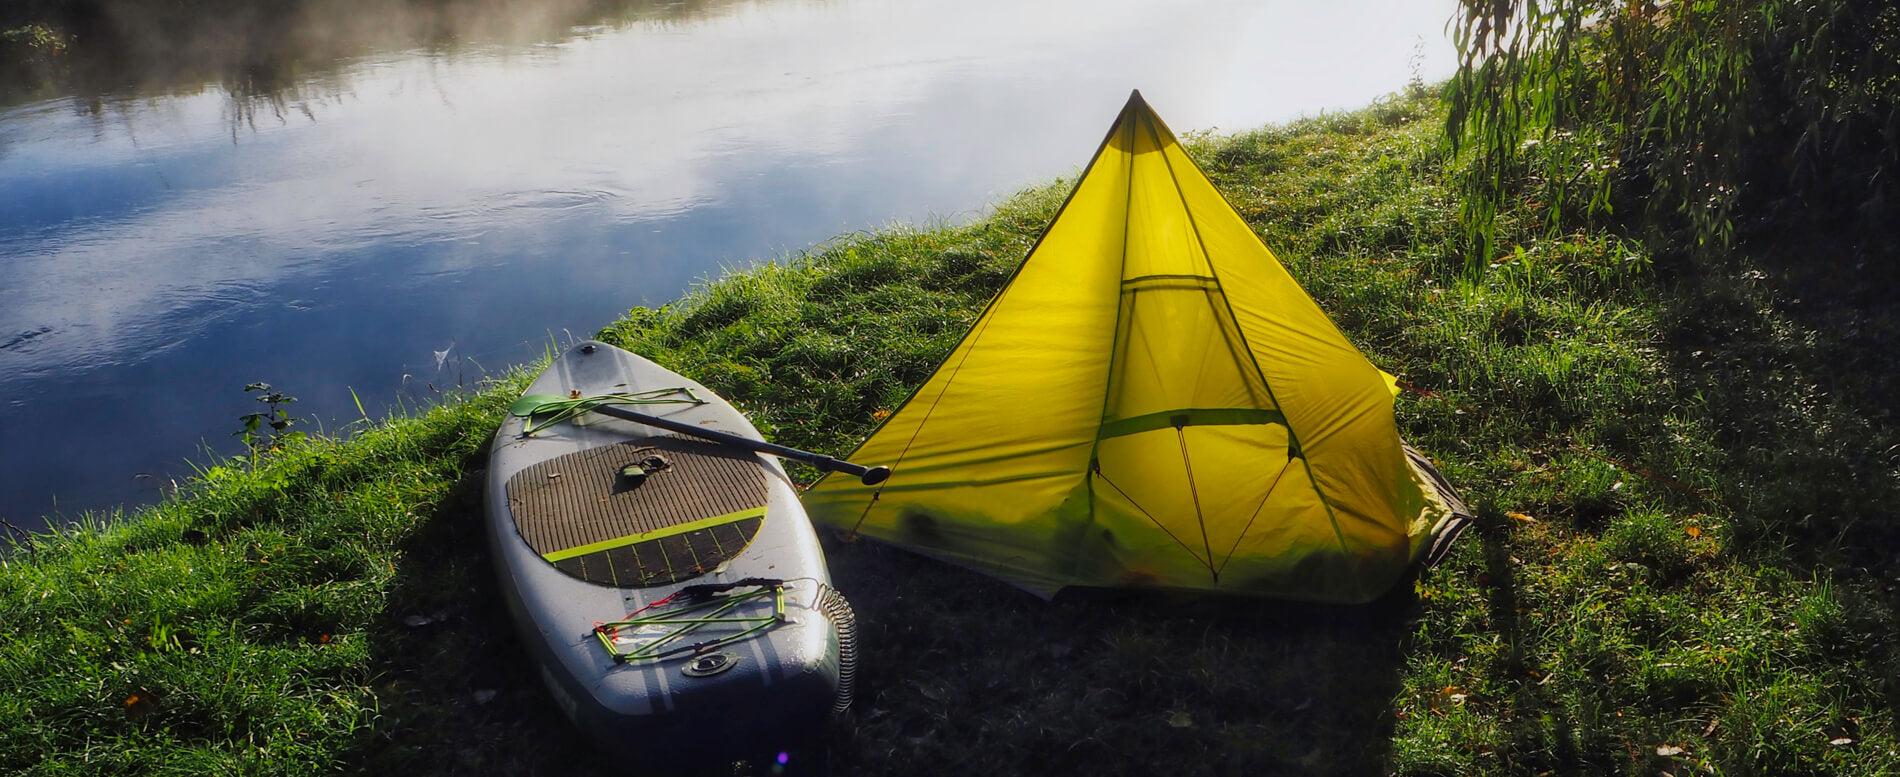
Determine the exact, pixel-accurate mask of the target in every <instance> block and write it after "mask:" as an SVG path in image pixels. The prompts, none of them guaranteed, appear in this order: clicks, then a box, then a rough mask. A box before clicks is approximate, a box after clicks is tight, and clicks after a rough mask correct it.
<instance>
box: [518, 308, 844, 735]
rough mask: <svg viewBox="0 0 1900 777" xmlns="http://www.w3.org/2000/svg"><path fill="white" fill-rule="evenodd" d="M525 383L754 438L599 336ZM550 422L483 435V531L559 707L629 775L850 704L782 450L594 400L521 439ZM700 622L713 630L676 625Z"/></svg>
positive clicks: (700, 389)
mask: <svg viewBox="0 0 1900 777" xmlns="http://www.w3.org/2000/svg"><path fill="white" fill-rule="evenodd" d="M527 393H528V394H529V395H557V396H560V397H592V396H598V395H606V394H617V395H632V396H637V397H642V398H644V400H645V401H651V402H653V404H639V405H626V406H625V407H627V409H630V410H635V411H638V412H642V413H646V414H649V415H656V416H660V417H663V418H666V419H669V420H673V421H680V422H685V423H688V424H692V425H694V426H696V427H701V428H705V429H710V430H715V431H720V432H726V433H729V434H736V435H740V436H744V437H747V438H751V439H760V437H759V433H758V431H757V430H756V429H754V428H753V427H752V424H751V423H749V422H748V421H746V419H745V417H744V416H742V415H741V414H740V413H739V412H738V411H737V410H735V409H733V407H732V406H731V405H729V404H727V403H726V402H725V401H724V400H723V399H720V398H719V397H718V396H717V395H715V394H713V393H712V392H711V391H710V390H708V389H706V387H704V386H701V385H699V384H698V383H696V382H694V381H692V380H689V379H687V378H685V377H683V376H681V375H679V374H677V373H674V372H671V371H669V370H666V369H664V368H661V367H660V366H658V365H656V364H654V363H652V362H650V361H648V360H646V359H644V358H641V357H639V356H636V355H634V354H631V353H628V352H626V351H623V350H621V349H619V348H615V347H613V346H611V345H607V344H605V343H599V342H587V343H580V344H577V345H574V346H572V347H570V348H568V349H567V350H566V351H565V352H564V353H562V354H561V355H560V357H559V358H557V359H556V360H555V361H554V363H553V364H552V365H551V366H550V367H548V369H547V370H546V371H545V372H543V373H542V374H541V375H540V377H538V378H537V379H536V380H535V381H534V383H533V385H531V386H530V387H529V388H528V391H527ZM548 420H549V419H548V417H546V416H542V415H537V416H535V417H533V418H528V417H522V416H516V415H510V416H509V417H508V419H507V420H506V421H504V422H503V423H502V425H501V428H500V429H499V430H498V431H497V432H496V433H495V440H494V445H493V448H492V452H491V453H490V456H489V466H488V476H487V485H486V504H487V510H486V524H487V533H488V539H489V543H490V546H491V547H492V548H493V551H494V558H495V565H496V569H497V572H498V573H499V575H500V580H501V590H502V593H503V597H504V598H505V599H506V602H507V606H508V609H509V611H510V614H511V615H512V616H513V618H514V621H515V624H516V626H517V627H518V630H519V632H520V634H521V638H522V641H523V642H524V643H525V645H526V647H527V650H528V651H529V653H530V654H531V655H532V658H533V660H534V661H535V663H536V664H537V665H538V667H539V669H540V673H541V676H542V679H543V680H544V682H545V684H546V686H547V688H548V692H549V693H550V694H551V695H552V696H553V698H554V700H555V701H556V703H557V704H558V705H559V706H560V708H561V709H562V710H563V711H564V712H566V713H567V716H568V717H569V718H571V719H572V720H573V721H574V723H575V724H576V725H578V726H579V727H580V728H582V729H583V730H585V731H586V732H587V733H588V734H589V735H591V736H592V738H593V739H594V740H595V741H597V742H598V743H599V745H600V747H601V749H602V750H603V751H604V752H605V753H606V754H608V755H610V756H613V757H625V758H630V759H636V760H634V761H633V762H634V763H639V764H641V765H642V767H643V769H642V770H643V771H647V770H653V769H658V770H666V769H669V768H675V767H680V768H684V767H687V766H690V765H693V764H707V763H717V762H721V761H726V762H730V761H735V760H741V759H757V758H760V757H765V758H771V757H773V756H774V754H776V753H777V752H780V751H784V750H793V749H797V748H799V747H801V746H802V745H805V744H806V743H808V742H810V741H811V740H812V739H813V738H815V736H816V734H818V733H819V731H820V730H821V729H822V726H823V724H824V721H825V720H826V719H827V718H828V717H829V714H830V713H832V712H834V711H841V710H842V709H844V707H845V706H847V705H848V704H849V703H850V698H849V692H850V671H851V667H850V664H851V663H852V660H853V653H854V646H853V644H852V635H851V632H852V630H853V626H852V624H851V623H850V609H849V607H848V605H845V604H844V600H843V598H842V597H840V596H838V595H837V593H836V592H835V591H834V590H832V589H831V587H830V586H831V578H830V574H829V572H828V571H827V570H826V568H825V559H824V555H823V553H822V551H821V550H820V548H819V546H818V540H817V536H816V535H815V533H814V532H813V530H812V526H811V523H810V522H809V520H808V519H807V518H806V517H805V511H804V509H803V508H802V507H801V506H800V505H799V502H798V495H797V492H796V490H795V489H794V488H793V485H792V482H791V481H790V480H789V479H788V478H787V477H786V475H785V472H784V470H783V468H781V467H780V465H779V463H778V460H777V459H776V458H774V457H770V456H764V455H760V454H757V453H753V452H751V451H747V450H740V449H737V448H736V447H733V446H727V445H722V444H719V443H714V442H708V441H703V440H699V439H697V438H693V437H690V436H686V435H681V434H677V433H674V432H667V431H663V430H660V429H655V428H652V427H647V426H643V425H640V424H637V423H633V422H629V421H623V420H619V419H614V418H608V417H606V416H603V415H600V414H596V413H591V412H585V413H582V414H580V415H577V416H575V417H573V418H569V419H566V420H557V421H556V422H554V423H545V424H544V428H540V429H537V430H535V431H534V432H533V433H532V434H530V435H526V436H524V435H523V431H524V430H525V429H528V428H529V425H530V424H531V423H543V422H546V421H548ZM761 580H763V581H782V582H764V583H762V582H759V581H761ZM742 581H751V582H744V583H742ZM669 597H670V598H669ZM630 614H634V615H633V618H632V619H630V618H629V617H628V616H629V615H630ZM640 619H645V620H640ZM695 619H698V620H706V621H714V622H706V623H700V624H699V625H697V626H693V627H692V628H691V629H687V630H686V631H685V632H684V633H676V632H680V631H681V630H682V629H683V628H684V627H685V625H687V624H689V623H690V622H691V621H694V620H695ZM630 620H638V621H640V622H637V623H634V622H630ZM603 624H608V625H607V626H606V627H605V628H603V627H602V626H603ZM614 624H618V625H614Z"/></svg>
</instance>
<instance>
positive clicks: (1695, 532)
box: [1683, 524, 1702, 537]
mask: <svg viewBox="0 0 1900 777" xmlns="http://www.w3.org/2000/svg"><path fill="white" fill-rule="evenodd" d="M1683 531H1686V532H1688V533H1689V536H1690V537H1700V536H1702V527H1700V526H1696V525H1694V524H1691V525H1690V526H1689V527H1688V528H1686V529H1683Z"/></svg>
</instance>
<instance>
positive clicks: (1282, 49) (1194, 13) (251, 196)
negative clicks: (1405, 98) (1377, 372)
mask: <svg viewBox="0 0 1900 777" xmlns="http://www.w3.org/2000/svg"><path fill="white" fill-rule="evenodd" d="M1150 6H1151V4H1149V3H1146V2H1136V1H1135V0H1061V1H1060V2H1047V3H1038V4H1033V5H1029V6H1022V7H1018V6H1017V4H1015V3H1014V2H1009V1H1007V0H914V1H913V2H910V3H906V4H902V5H901V6H900V5H897V4H890V3H880V2H872V1H871V0H861V1H856V2H853V1H847V0H825V1H821V0H775V2H770V3H767V2H731V3H723V4H711V3H709V4H699V5H697V6H694V7H695V8H698V9H699V11H698V15H695V16H691V17H686V18H690V19H692V20H693V21H679V20H675V19H673V18H672V17H668V18H667V19H666V20H662V21H640V22H635V23H631V24H626V25H624V26H620V25H619V23H618V22H614V23H612V24H608V25H605V26H599V27H590V28H587V29H585V30H581V31H578V32H575V33H574V34H572V35H568V36H566V37H564V38H557V39H556V41H555V42H550V43H546V44H545V45H538V46H534V47H530V48H526V49H520V48H506V47H499V48H481V49H475V50H470V49H464V50H462V51H460V53H457V54H454V55H449V54H444V53H428V52H423V53H412V54H402V55H385V56H378V57H371V58H366V59H361V60H358V61H356V62H354V63H353V64H351V65H350V66H349V67H346V68H342V69H338V70H335V71H334V72H331V73H328V74H325V75H322V76H320V77H315V78H306V79H303V80H300V81H297V82H296V83H295V84H293V85H290V86H288V87H281V88H277V89H273V90H266V91H262V92H256V93H253V92H243V91H233V90H229V89H226V88H207V89H203V90H199V91H195V92H188V93H181V94H175V95H170V96H163V97H146V98H138V99H124V100H116V101H100V100H95V99H91V98H68V99H62V100H55V101H49V102H43V103H37V104H32V105H26V106H21V107H18V108H15V109H12V110H10V111H7V112H4V113H0V149H5V154H4V156H0V472H5V473H6V475H5V476H4V477H0V505H5V506H6V507H4V508H0V516H3V517H9V518H12V519H14V520H15V521H16V522H18V521H20V520H21V519H23V518H24V517H25V516H29V515H37V514H39V513H41V512H44V511H47V510H50V509H52V508H53V505H54V498H55V496H57V498H58V500H59V501H58V505H59V509H61V510H62V511H67V512H70V511H73V510H77V509H84V508H92V507H99V506H104V505H111V504H116V503H119V502H123V501H127V500H138V499H144V498H149V497H150V496H151V495H152V493H153V491H152V488H153V487H154V485H155V484H162V483H164V482H166V481H167V480H169V479H170V478H172V477H173V476H176V475H179V474H181V473H188V472H189V467H187V466H185V465H184V464H183V461H184V460H185V459H186V458H188V457H191V458H197V459H199V460H202V459H203V458H204V450H205V446H206V445H209V446H210V447H212V448H214V449H216V450H219V451H223V452H227V453H228V452H232V451H233V449H234V444H233V443H232V441H231V440H229V439H228V437H227V436H226V435H227V434H228V433H229V432H230V431H232V430H234V429H235V428H236V422H235V419H236V418H237V417H238V416H239V415H241V414H243V413H246V412H250V411H251V410H252V409H253V408H252V407H250V406H249V405H250V404H251V403H250V402H249V400H248V398H247V397H245V396H244V395H243V393H242V391H241V389H242V387H243V386H244V384H246V383H248V382H252V381H260V380H261V381H267V382H269V383H271V384H272V385H273V386H275V387H277V388H279V389H281V390H284V391H285V392H287V393H290V394H292V395H296V396H298V397H300V398H301V399H302V401H301V402H299V403H298V404H297V405H296V406H295V408H294V409H295V410H296V411H297V413H298V414H299V415H303V416H307V417H313V418H316V419H319V420H321V421H323V422H324V423H325V424H327V425H329V426H331V427H334V426H336V425H337V424H340V423H347V422H349V421H350V420H352V419H354V418H355V417H356V415H357V412H356V409H355V400H354V398H353V397H352V394H351V390H352V389H354V390H355V393H356V394H357V395H360V396H362V397H363V398H364V399H365V401H366V402H367V403H368V405H369V406H370V409H371V412H372V413H378V412H379V410H380V408H381V407H383V406H384V405H386V404H387V403H389V402H391V401H394V400H396V399H397V398H398V397H399V396H403V395H404V394H403V392H409V394H408V396H410V397H416V398H421V397H427V396H429V395H431V394H432V390H431V389H430V384H434V386H435V387H436V388H444V387H447V386H448V385H452V384H453V383H455V382H456V376H455V375H450V374H448V373H447V372H440V371H438V369H437V365H436V363H435V358H434V352H436V351H442V350H444V349H447V348H449V346H450V344H451V343H454V344H455V346H454V350H455V351H456V353H457V354H458V355H460V356H463V357H465V358H464V360H463V361H462V362H461V363H460V364H461V366H462V367H463V369H462V370H461V372H460V379H462V380H468V379H470V377H471V376H473V375H477V374H479V372H480V370H479V368H476V369H469V367H470V365H475V364H479V365H485V366H489V367H498V366H500V365H503V364H507V363H510V362H514V361H518V360H522V359H526V358H530V357H532V356H535V355H538V354H539V353H540V351H541V348H542V345H543V344H545V343H546V341H547V340H548V338H549V337H550V336H555V337H559V336H561V333H562V332H564V331H572V332H575V333H579V334H585V333H587V332H591V331H592V330H593V329H595V328H597V327H599V326H600V325H602V324H604V323H605V322H606V321H608V320H610V319H611V318H612V317H613V316H615V315H616V314H618V313H620V312H623V311H624V310H625V309H626V308H627V307H629V306H632V305H652V304H659V303H662V302H665V301H667V300H670V299H672V298H674V297H676V296H677V295H678V294H679V293H680V292H681V291H682V290H683V289H685V288H686V287H687V286H688V285H690V284H691V283H692V282H693V281H694V279H696V278H702V277H706V276H708V275H713V274H717V273H719V272H720V271H721V270H722V269H723V268H726V267H737V266H744V265H745V264H747V263H749V262H751V261H755V260H760V259H770V258H772V257H775V256H778V255H781V254H783V253H785V252H787V251H792V250H797V249H799V248H802V247H804V246H807V245H810V244H811V243H813V242H816V241H821V240H825V239H828V238H830V237H832V236H834V235H837V234H840V233H844V232H849V231H853V230H858V229H866V228H873V227H876V226H879V225H883V224H888V223H891V222H893V221H911V222H916V221H929V220H932V219H960V218H965V217H968V216H971V215H974V214H975V213H977V212H978V211H979V210H980V209H981V208H982V207H983V206H984V204H985V203H987V202H989V201H992V200H993V199H995V198H996V197H998V196H1000V195H1002V194H1005V193H1007V192H1009V191H1012V190H1013V189H1015V188H1017V187H1019V186H1022V185H1026V184H1029V183H1033V182H1038V181H1041V180H1044V179H1046V178H1047V177H1049V176H1053V175H1056V174H1061V173H1065V172H1070V171H1072V170H1073V169H1075V167H1076V166H1077V165H1079V164H1081V163H1082V162H1083V161H1085V159H1086V156H1087V153H1088V152H1089V151H1090V150H1092V149H1093V148H1094V146H1095V144H1096V142H1097V141H1099V139H1100V133H1101V131H1102V127H1103V125H1104V122H1105V121H1107V119H1108V118H1109V117H1112V116H1113V115H1114V112H1115V110H1116V109H1117V108H1118V107H1119V106H1120V105H1121V103H1122V101H1123V100H1125V99H1126V96H1127V93H1128V89H1129V88H1130V87H1133V86H1139V87H1141V88H1142V90H1143V93H1144V95H1146V96H1148V98H1149V99H1150V101H1151V102H1153V103H1154V104H1155V105H1156V106H1157V108H1158V109H1160V110H1161V111H1162V112H1163V113H1164V115H1166V116H1167V117H1168V118H1169V120H1170V121H1171V122H1172V123H1173V124H1174V125H1175V127H1176V129H1178V130H1191V129H1196V128H1206V127H1210V126H1216V125H1218V126H1224V127H1229V128H1233V127H1248V126H1254V125H1258V124H1261V123H1264V122H1267V121H1272V120H1282V119H1286V118H1290V117H1292V116H1295V115H1297V114H1299V113H1302V112H1314V111H1317V110H1319V109H1321V108H1326V107H1337V106H1356V105H1360V104H1363V103H1365V102H1366V101H1367V100H1369V99H1371V98H1372V97H1374V96H1376V95H1378V94H1380V93H1383V92H1386V91H1390V90H1392V89H1396V88H1398V87H1400V86H1402V85H1403V84H1404V83H1405V81H1406V80H1407V78H1408V77H1409V72H1410V69H1411V65H1410V62H1409V61H1408V60H1409V59H1410V58H1411V57H1412V55H1413V45H1414V42H1415V40H1416V39H1417V36H1419V35H1437V30H1438V29H1439V28H1440V26H1441V25H1442V23H1443V20H1444V19H1445V18H1448V16H1449V13H1450V2H1449V0H1445V2H1442V3H1440V4H1439V7H1431V6H1427V5H1424V4H1414V3H1405V4H1403V5H1401V6H1398V7H1400V8H1403V9H1407V10H1405V11H1404V12H1403V13H1398V12H1394V11H1393V10H1392V8H1394V6H1390V5H1387V4H1383V3H1365V2H1362V3H1347V4H1341V5H1339V6H1337V7H1335V8H1333V10H1332V11H1329V12H1335V13H1340V14H1343V15H1342V16H1341V17H1340V18H1341V19H1346V20H1350V23H1349V24H1342V25H1341V26H1339V27H1338V29H1337V30H1336V31H1335V39H1336V40H1337V41H1338V43H1336V44H1335V45H1333V46H1332V47H1331V48H1328V47H1326V46H1324V45H1318V44H1313V43H1311V42H1310V41H1307V40H1305V38H1306V37H1313V36H1316V35H1318V33H1319V32H1324V31H1326V30H1327V29H1329V28H1327V27H1325V25H1324V20H1317V21H1316V20H1315V19H1314V18H1312V14H1314V13H1316V12H1315V11H1313V10H1312V9H1311V8H1309V7H1307V5H1306V4H1298V3H1281V4H1268V5H1265V6H1262V5H1258V4H1255V3H1251V2H1235V1H1233V0H1197V1H1195V2H1183V3H1179V4H1175V5H1174V6H1171V7H1170V9H1171V11H1172V13H1171V14H1169V15H1167V16H1164V17H1156V16H1155V15H1154V14H1153V13H1152V8H1151V7H1150ZM655 7H656V8H657V7H658V6H655ZM1367 20H1374V21H1376V22H1377V23H1376V24H1375V23H1372V22H1369V21H1367ZM610 21H611V20H610ZM1135 44H1139V47H1138V48H1136V47H1135ZM1133 50H1138V51H1139V55H1134V54H1131V51H1133ZM1286 52H1293V53H1294V54H1296V55H1297V56H1296V58H1294V59H1287V58H1286V57H1287V56H1288V55H1287V53H1286ZM1433 56H1436V57H1437V59H1436V60H1431V61H1427V62H1425V63H1423V67H1424V68H1425V74H1426V75H1427V76H1437V75H1442V74H1443V73H1445V72H1448V71H1449V67H1450V65H1449V55H1448V52H1443V51H1441V52H1440V53H1438V54H1435V55H1433ZM1316 94H1323V95H1324V96H1323V97H1320V96H1315V95H1316ZM201 441H202V442H201ZM138 473H148V474H150V475H152V476H153V477H150V478H139V477H137V476H138Z"/></svg>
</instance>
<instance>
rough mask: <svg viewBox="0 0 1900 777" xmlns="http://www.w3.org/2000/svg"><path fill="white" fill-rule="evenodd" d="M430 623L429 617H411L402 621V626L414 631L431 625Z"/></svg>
mask: <svg viewBox="0 0 1900 777" xmlns="http://www.w3.org/2000/svg"><path fill="white" fill-rule="evenodd" d="M429 623H430V619H429V616H427V615H411V616H408V617H406V618H403V619H402V625H404V626H408V627H409V628H412V629H419V628H422V627H424V626H427V625H429Z"/></svg>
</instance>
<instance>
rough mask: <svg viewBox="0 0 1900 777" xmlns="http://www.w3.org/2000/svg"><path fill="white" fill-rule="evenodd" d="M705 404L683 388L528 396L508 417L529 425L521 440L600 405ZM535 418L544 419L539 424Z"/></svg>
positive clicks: (511, 410) (516, 401) (516, 403)
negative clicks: (524, 421)
mask: <svg viewBox="0 0 1900 777" xmlns="http://www.w3.org/2000/svg"><path fill="white" fill-rule="evenodd" d="M703 404H706V400H703V399H700V398H699V397H696V396H693V391H692V389H689V388H686V387H684V386H681V387H677V388H663V389H653V390H652V391H640V392H634V393H623V394H594V395H592V396H585V397H564V396H561V395H559V394H528V395H526V396H523V397H522V398H520V399H517V400H515V403H514V404H512V405H509V406H508V414H509V415H516V416H521V417H523V418H527V419H528V425H527V427H526V428H524V429H522V430H521V434H522V436H524V437H525V436H528V435H532V434H534V433H535V432H538V431H541V430H543V429H546V428H548V427H550V426H555V425H558V424H560V423H563V422H565V421H568V420H571V419H573V418H575V417H577V416H580V415H582V414H585V413H586V412H587V411H589V410H592V409H594V408H596V407H600V406H602V405H703ZM535 416H546V417H545V418H542V419H541V420H540V421H539V422H536V421H535V420H534V417H535Z"/></svg>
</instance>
